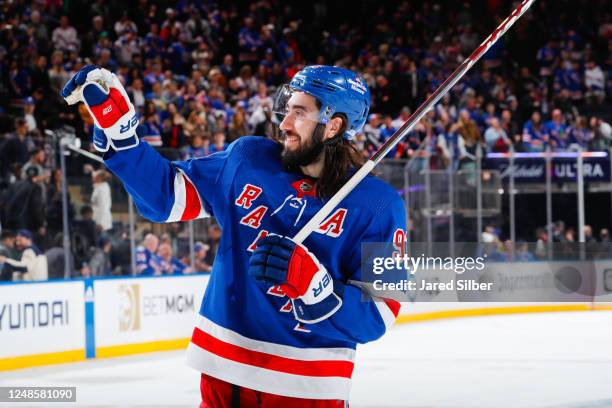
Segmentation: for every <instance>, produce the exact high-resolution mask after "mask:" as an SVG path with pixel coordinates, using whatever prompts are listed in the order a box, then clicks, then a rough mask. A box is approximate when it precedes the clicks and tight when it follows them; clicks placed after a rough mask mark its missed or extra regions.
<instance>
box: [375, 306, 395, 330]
mask: <svg viewBox="0 0 612 408" xmlns="http://www.w3.org/2000/svg"><path fill="white" fill-rule="evenodd" d="M373 301H374V304H375V305H376V308H377V309H378V313H380V317H381V318H382V319H383V321H384V322H385V327H386V328H387V330H389V328H390V327H391V326H393V324H394V323H395V319H396V316H395V315H394V314H393V312H392V311H391V309H390V308H389V306H388V305H387V303H386V302H385V301H384V300H382V299H373Z"/></svg>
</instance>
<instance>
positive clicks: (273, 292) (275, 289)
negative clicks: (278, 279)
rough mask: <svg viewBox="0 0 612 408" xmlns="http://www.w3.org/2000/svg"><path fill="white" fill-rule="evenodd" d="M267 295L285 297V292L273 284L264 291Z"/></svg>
mask: <svg viewBox="0 0 612 408" xmlns="http://www.w3.org/2000/svg"><path fill="white" fill-rule="evenodd" d="M266 293H267V294H268V295H272V296H277V297H285V292H283V290H282V289H281V287H280V285H274V286H272V287H271V288H270V289H268V291H267V292H266Z"/></svg>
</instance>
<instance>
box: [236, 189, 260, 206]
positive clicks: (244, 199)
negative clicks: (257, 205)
mask: <svg viewBox="0 0 612 408" xmlns="http://www.w3.org/2000/svg"><path fill="white" fill-rule="evenodd" d="M262 191H263V190H262V189H261V187H257V186H254V185H252V184H245V185H244V187H243V188H242V193H240V195H239V196H238V198H237V199H236V201H235V202H234V204H236V205H237V206H238V207H242V208H246V209H249V208H251V205H252V204H253V201H254V200H256V199H257V197H259V195H260V194H261V192H262Z"/></svg>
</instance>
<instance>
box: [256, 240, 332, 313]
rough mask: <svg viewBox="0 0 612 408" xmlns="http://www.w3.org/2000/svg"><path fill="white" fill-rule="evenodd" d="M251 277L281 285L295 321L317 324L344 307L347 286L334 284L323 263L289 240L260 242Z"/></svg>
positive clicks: (301, 246) (304, 248)
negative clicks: (288, 299)
mask: <svg viewBox="0 0 612 408" xmlns="http://www.w3.org/2000/svg"><path fill="white" fill-rule="evenodd" d="M249 274H250V275H251V276H253V277H254V278H255V279H257V280H258V281H263V282H267V283H271V284H275V285H279V286H280V288H281V289H282V291H283V292H284V293H285V294H286V295H287V296H288V297H289V298H290V299H291V302H292V303H293V314H294V315H295V318H296V319H297V320H298V321H300V322H303V323H317V322H320V321H322V320H324V319H326V318H328V317H329V316H331V315H332V314H334V313H335V312H336V311H337V310H338V309H339V308H340V306H342V298H341V293H340V295H338V292H341V291H342V288H343V285H342V284H341V283H340V282H336V287H335V289H336V290H335V291H334V280H333V279H332V276H331V275H330V274H329V272H327V269H325V266H323V265H322V264H321V263H320V262H319V260H318V259H317V258H316V257H315V256H314V255H313V254H312V253H311V252H309V251H308V249H307V248H306V247H305V246H304V245H301V244H296V243H295V242H293V241H292V240H291V239H290V238H288V237H283V236H280V235H276V234H269V235H267V236H266V237H265V238H262V239H261V240H260V241H258V242H257V248H256V249H255V251H254V252H253V255H252V256H251V259H250V260H249Z"/></svg>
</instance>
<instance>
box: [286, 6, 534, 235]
mask: <svg viewBox="0 0 612 408" xmlns="http://www.w3.org/2000/svg"><path fill="white" fill-rule="evenodd" d="M534 1H535V0H523V1H522V2H521V4H520V5H519V6H518V7H517V8H516V9H515V10H514V11H513V12H512V14H510V15H509V16H508V17H507V18H506V19H505V20H504V21H502V23H501V24H500V25H499V27H497V28H496V29H495V31H493V32H492V33H491V35H489V37H487V39H486V40H484V41H483V42H482V44H480V46H479V47H478V48H477V49H476V50H475V51H474V52H473V53H472V55H470V56H469V57H468V58H467V59H466V60H465V61H464V62H463V63H462V64H461V65H460V66H459V67H458V68H457V69H456V70H455V71H454V72H453V73H452V74H451V75H450V76H449V77H448V78H447V79H446V81H444V83H442V84H441V85H440V86H439V87H438V89H436V90H435V91H434V92H433V93H432V94H431V95H430V96H429V98H427V100H426V101H425V102H423V103H422V104H421V106H419V107H418V108H417V110H415V111H414V113H413V114H412V115H411V116H410V117H409V118H408V120H407V121H406V122H405V123H404V124H403V125H402V126H401V127H400V128H399V129H398V130H397V131H396V132H395V133H394V134H393V135H392V136H391V137H390V138H389V139H388V140H387V141H386V142H385V143H384V144H383V145H382V146H381V147H380V148H379V149H378V151H376V153H374V154H373V155H372V157H370V159H369V160H368V161H366V162H365V163H364V165H363V166H361V168H360V169H359V170H357V172H355V174H353V176H352V177H351V178H350V179H349V180H348V181H347V182H346V184H345V185H344V186H342V188H340V190H338V192H337V193H336V194H334V195H333V196H332V197H331V198H330V199H329V201H327V203H325V205H324V206H323V207H321V209H320V210H319V211H318V212H317V213H316V214H315V215H314V216H313V217H312V218H311V219H310V221H308V223H307V224H306V225H304V227H302V229H301V230H300V231H299V232H298V233H297V234H296V235H295V237H293V240H294V241H295V242H297V243H302V242H304V240H305V239H306V238H308V236H309V235H310V234H311V233H312V232H313V231H314V230H315V229H316V228H318V227H319V225H320V224H321V223H322V222H323V220H324V219H325V218H326V217H327V216H329V214H331V212H332V211H333V210H334V208H336V206H337V205H338V204H339V203H340V201H342V200H343V199H344V198H345V197H346V196H347V195H348V194H349V193H350V192H351V191H353V189H354V188H355V186H357V184H359V182H361V180H363V179H364V178H365V177H366V176H367V175H368V174H369V173H370V172H371V171H372V170H373V169H374V167H376V165H377V164H378V163H379V162H380V161H381V160H382V159H383V158H384V157H385V156H386V155H387V154H388V153H389V152H390V151H391V150H392V149H393V148H394V147H395V146H396V145H397V144H398V143H399V142H400V141H401V140H402V139H403V138H404V137H405V136H406V135H407V134H408V133H410V132H411V131H412V129H413V128H414V127H415V125H416V124H417V123H418V122H419V121H420V120H421V119H422V118H423V117H424V116H425V115H426V114H427V112H429V111H430V110H431V109H432V108H433V107H434V106H435V104H436V103H437V102H438V101H439V100H440V99H441V98H442V97H443V96H444V95H446V94H447V93H448V92H449V91H450V90H451V89H452V88H453V87H454V86H455V85H456V84H457V82H459V80H460V79H461V78H462V77H463V76H464V75H465V73H466V72H468V71H469V70H470V68H472V66H473V65H474V64H475V63H476V62H477V61H478V60H479V59H480V57H482V56H483V55H484V54H485V53H486V52H487V51H488V50H489V48H491V47H492V46H493V44H495V43H496V42H497V40H498V39H499V38H500V37H501V36H503V35H504V34H505V33H506V31H508V29H509V28H510V27H511V26H512V25H513V24H514V23H515V22H516V21H517V20H518V19H519V18H520V17H521V16H522V15H523V14H524V13H525V12H526V11H527V9H529V7H531V5H532V4H533V2H534Z"/></svg>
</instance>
